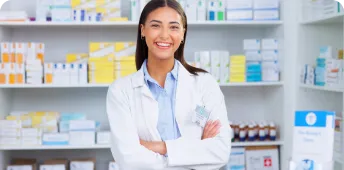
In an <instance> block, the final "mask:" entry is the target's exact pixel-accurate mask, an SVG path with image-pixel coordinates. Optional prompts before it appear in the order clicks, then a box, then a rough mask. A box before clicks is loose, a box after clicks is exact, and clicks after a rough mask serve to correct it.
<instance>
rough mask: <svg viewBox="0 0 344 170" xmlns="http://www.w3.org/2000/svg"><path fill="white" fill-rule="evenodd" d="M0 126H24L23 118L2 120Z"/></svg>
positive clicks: (15, 127) (2, 127) (16, 127)
mask: <svg viewBox="0 0 344 170" xmlns="http://www.w3.org/2000/svg"><path fill="white" fill-rule="evenodd" d="M0 128H1V129H4V128H14V129H18V128H19V129H20V128H22V123H21V120H0Z"/></svg>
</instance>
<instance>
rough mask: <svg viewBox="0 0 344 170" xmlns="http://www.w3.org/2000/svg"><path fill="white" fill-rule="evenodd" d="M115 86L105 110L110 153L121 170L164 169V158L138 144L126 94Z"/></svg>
mask: <svg viewBox="0 0 344 170" xmlns="http://www.w3.org/2000/svg"><path fill="white" fill-rule="evenodd" d="M121 89H123V87H122V88H120V87H119V86H116V84H112V85H111V86H110V88H109V90H108V94H107V99H106V110H107V115H108V119H109V123H110V128H111V136H112V144H111V151H112V154H113V157H114V159H115V160H116V162H117V163H118V164H119V166H120V168H121V169H128V170H136V169H142V170H144V169H145V170H160V169H164V168H166V166H167V165H166V158H165V157H164V156H162V155H160V154H157V153H154V152H152V151H150V150H148V149H146V148H145V147H144V146H142V145H141V144H140V141H139V136H138V134H137V131H136V127H135V124H134V120H133V118H132V116H131V114H130V105H129V99H128V94H125V92H124V91H123V90H121Z"/></svg>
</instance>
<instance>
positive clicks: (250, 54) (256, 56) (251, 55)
mask: <svg viewBox="0 0 344 170" xmlns="http://www.w3.org/2000/svg"><path fill="white" fill-rule="evenodd" d="M245 56H246V60H247V61H261V60H262V54H261V51H260V50H252V51H245Z"/></svg>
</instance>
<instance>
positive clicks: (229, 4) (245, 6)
mask: <svg viewBox="0 0 344 170" xmlns="http://www.w3.org/2000/svg"><path fill="white" fill-rule="evenodd" d="M226 8H227V9H230V10H240V9H241V10H252V8H253V1H252V0H227V1H226Z"/></svg>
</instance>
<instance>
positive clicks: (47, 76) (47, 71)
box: [44, 63, 54, 84]
mask: <svg viewBox="0 0 344 170" xmlns="http://www.w3.org/2000/svg"><path fill="white" fill-rule="evenodd" d="M53 70H54V64H53V63H44V83H45V84H52V83H53Z"/></svg>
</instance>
